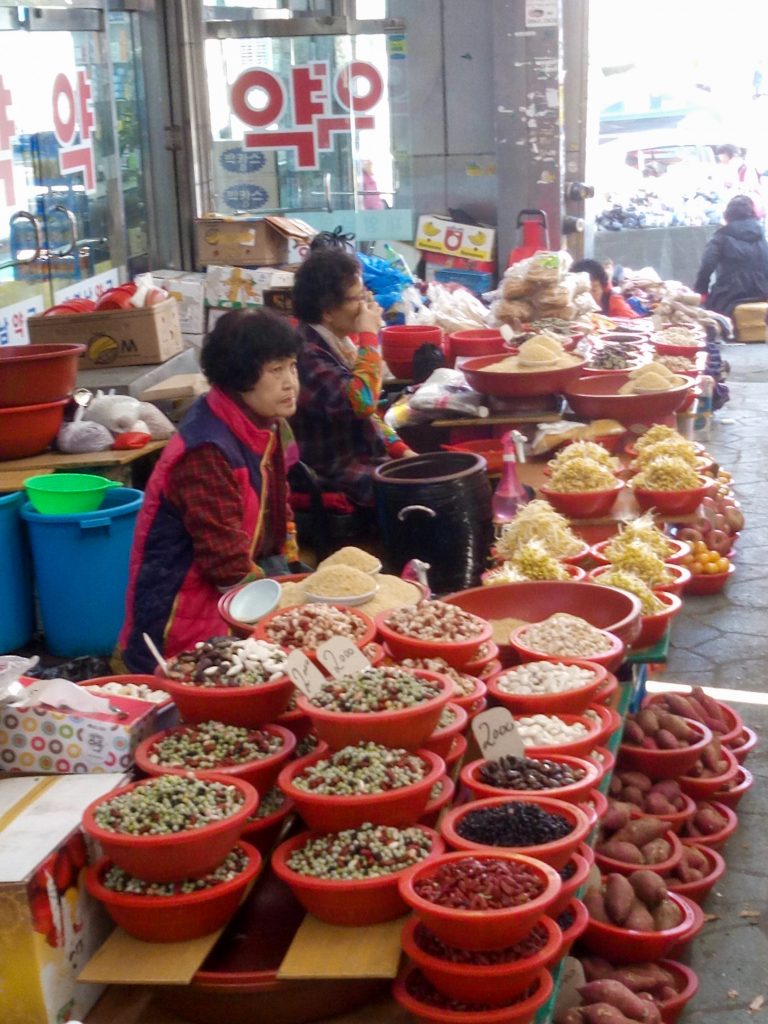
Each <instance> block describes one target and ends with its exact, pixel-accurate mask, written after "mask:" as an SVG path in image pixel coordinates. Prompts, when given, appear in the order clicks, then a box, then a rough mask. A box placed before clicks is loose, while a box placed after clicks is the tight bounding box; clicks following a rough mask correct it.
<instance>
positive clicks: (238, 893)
mask: <svg viewBox="0 0 768 1024" xmlns="http://www.w3.org/2000/svg"><path fill="white" fill-rule="evenodd" d="M261 865H262V858H261V854H260V853H259V852H258V850H256V849H254V848H253V846H250V845H249V844H248V843H237V845H236V846H234V847H233V849H232V850H230V852H229V853H228V854H227V855H226V857H225V858H224V859H223V860H222V862H221V863H220V864H218V865H217V866H216V867H215V868H213V869H212V870H210V871H208V872H206V873H205V874H203V875H196V876H195V877H194V878H184V879H179V880H178V881H175V882H148V881H146V880H145V879H143V878H137V877H135V876H134V875H130V874H128V872H126V871H123V869H122V868H118V867H117V866H116V865H115V864H113V863H112V862H111V861H110V860H109V859H108V858H107V857H103V858H102V859H101V860H100V861H98V862H97V863H96V864H94V865H92V866H91V867H89V868H88V870H87V871H86V875H85V884H86V887H87V889H88V891H89V892H90V894H91V895H92V896H94V897H95V898H96V899H97V900H99V901H100V902H101V903H103V904H104V906H105V907H106V909H107V912H108V914H109V915H110V917H111V918H112V920H113V921H114V922H115V924H117V925H119V926H120V927H121V928H123V929H124V930H125V931H126V932H127V933H128V934H129V935H132V936H133V937H134V938H136V939H141V940H143V941H144V942H183V941H187V940H189V939H197V938H200V936H202V935H210V934H211V933H212V932H215V931H218V930H219V928H222V927H223V926H224V925H225V924H226V923H227V921H228V920H229V919H230V917H231V916H232V915H233V914H234V912H235V911H236V910H237V908H238V906H239V905H240V901H241V899H242V898H243V895H244V893H245V890H246V889H247V887H248V885H249V884H250V882H251V881H252V880H253V879H254V878H255V877H256V875H257V874H258V872H259V870H260V868H261Z"/></svg>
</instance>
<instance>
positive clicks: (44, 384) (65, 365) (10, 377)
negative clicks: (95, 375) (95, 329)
mask: <svg viewBox="0 0 768 1024" xmlns="http://www.w3.org/2000/svg"><path fill="white" fill-rule="evenodd" d="M83 352H85V345H9V346H8V348H2V349H0V408H3V407H6V406H19V405H27V404H28V403H37V404H38V405H39V404H41V403H45V402H55V401H57V400H58V399H60V398H66V397H67V395H69V393H70V391H71V390H72V388H73V387H74V386H75V379H76V377H77V361H78V359H79V358H80V356H81V355H82V354H83Z"/></svg>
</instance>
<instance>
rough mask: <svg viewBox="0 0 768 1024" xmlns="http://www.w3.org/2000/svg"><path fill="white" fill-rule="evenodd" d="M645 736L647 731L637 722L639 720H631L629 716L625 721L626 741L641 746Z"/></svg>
mask: <svg viewBox="0 0 768 1024" xmlns="http://www.w3.org/2000/svg"><path fill="white" fill-rule="evenodd" d="M644 737H645V733H644V732H643V730H642V729H641V728H640V726H639V725H638V724H637V722H633V721H631V720H630V719H629V718H628V719H627V721H626V722H625V723H624V736H623V741H624V743H632V744H634V745H635V746H640V744H641V743H642V742H643V739H644Z"/></svg>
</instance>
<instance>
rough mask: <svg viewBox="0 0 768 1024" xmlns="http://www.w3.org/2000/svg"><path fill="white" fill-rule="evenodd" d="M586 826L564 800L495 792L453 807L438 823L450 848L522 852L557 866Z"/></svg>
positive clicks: (581, 813)
mask: <svg viewBox="0 0 768 1024" xmlns="http://www.w3.org/2000/svg"><path fill="white" fill-rule="evenodd" d="M591 827H592V821H591V819H590V817H589V815H587V814H586V813H585V812H584V811H583V810H582V809H581V808H580V807H577V806H576V805H575V804H569V803H566V802H565V801H564V800H555V799H554V798H553V797H548V796H534V795H531V796H519V797H510V796H500V797H492V798H491V799H488V800H475V801H473V802H472V803H468V804H462V805H461V806H459V807H455V808H454V809H453V810H451V811H449V812H448V813H447V814H446V815H445V817H444V818H443V820H442V822H441V823H440V833H441V835H442V837H443V839H444V840H445V841H446V843H447V844H448V846H449V847H450V848H451V849H454V850H465V851H471V852H477V851H480V850H482V851H484V852H488V851H489V850H490V849H494V850H500V849H501V850H505V851H509V852H512V853H524V854H526V855H527V856H530V857H535V858H536V859H537V860H539V861H543V862H544V863H545V864H549V865H550V866H551V867H553V868H556V869H559V868H561V867H563V865H564V864H565V862H566V861H567V860H568V858H569V857H570V856H571V854H572V853H573V852H574V850H575V849H576V847H577V846H578V845H579V844H580V843H581V842H583V841H584V839H586V837H587V835H588V834H589V831H590V829H591Z"/></svg>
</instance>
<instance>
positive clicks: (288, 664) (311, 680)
mask: <svg viewBox="0 0 768 1024" xmlns="http://www.w3.org/2000/svg"><path fill="white" fill-rule="evenodd" d="M284 668H285V674H286V675H287V676H288V678H289V679H290V680H291V682H292V683H293V685H294V686H296V687H298V689H299V690H301V692H302V693H303V694H304V696H305V697H308V698H309V699H310V700H311V699H312V697H313V696H314V695H315V694H316V693H318V692H319V691H320V690H321V689H322V688H323V686H324V684H325V676H324V675H323V673H322V672H321V671H320V669H319V668H318V667H317V665H313V664H312V662H311V661H310V660H309V658H308V657H307V656H306V654H305V653H304V651H298V650H296V651H291V653H290V654H289V655H288V657H287V658H286V659H285V665H284Z"/></svg>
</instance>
